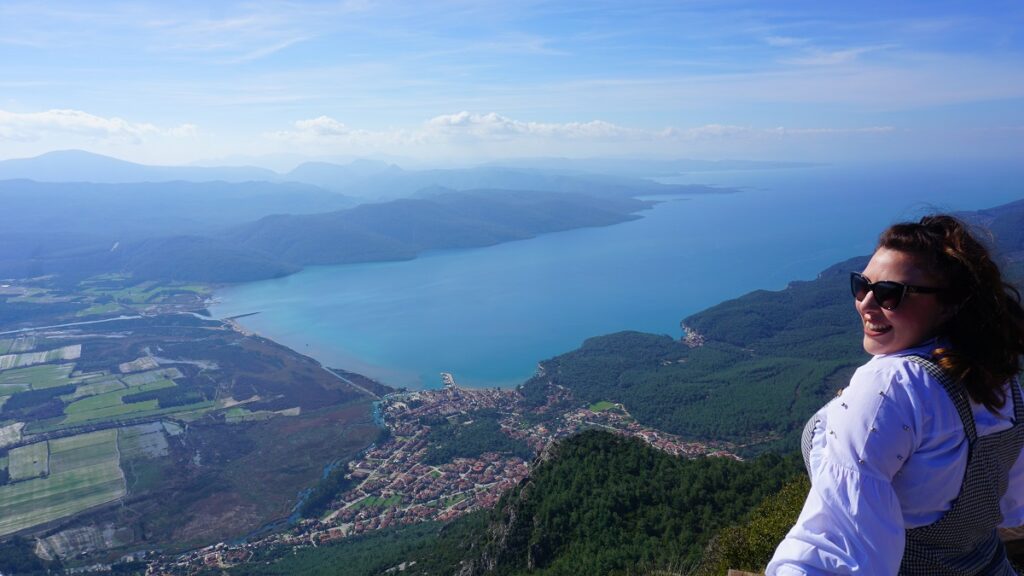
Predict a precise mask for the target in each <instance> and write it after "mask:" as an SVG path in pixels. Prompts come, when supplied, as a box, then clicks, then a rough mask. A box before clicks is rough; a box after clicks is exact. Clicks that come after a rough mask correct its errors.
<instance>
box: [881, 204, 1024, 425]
mask: <svg viewBox="0 0 1024 576" xmlns="http://www.w3.org/2000/svg"><path fill="white" fill-rule="evenodd" d="M878 247H879V248H888V249H890V250H898V251H901V252H907V253H910V254H913V255H914V257H915V258H916V259H917V261H918V263H919V264H920V265H921V266H923V267H924V268H925V270H926V271H927V272H929V273H930V274H931V275H932V276H933V277H934V278H935V279H936V280H938V281H939V282H941V286H942V287H943V290H942V292H940V293H938V298H939V302H940V303H942V304H943V305H945V306H946V307H947V309H949V310H951V311H952V316H951V317H950V319H949V320H948V321H947V322H946V323H945V324H944V325H943V326H942V328H941V329H940V333H941V334H942V335H943V336H945V337H946V338H947V339H948V341H949V344H950V346H949V347H948V348H940V349H937V350H935V356H936V357H937V359H938V360H937V361H938V364H939V366H941V367H942V368H943V369H944V370H945V371H946V373H947V374H949V375H950V376H951V377H952V378H953V379H954V380H956V381H958V382H960V383H962V384H963V385H964V387H965V388H966V389H967V392H968V394H970V396H971V398H972V399H973V400H974V401H975V402H978V403H979V404H983V405H984V406H985V407H986V408H988V409H989V410H992V411H995V410H998V409H999V408H1002V407H1003V405H1004V404H1005V403H1006V391H1005V384H1006V381H1007V380H1009V379H1010V378H1013V377H1014V376H1016V375H1017V374H1018V373H1019V372H1020V369H1021V365H1020V359H1021V356H1022V355H1024V309H1022V308H1021V299H1020V292H1018V291H1017V289H1016V288H1015V287H1013V286H1012V285H1010V284H1009V283H1007V282H1006V281H1005V280H1003V275H1002V273H1001V272H1000V271H999V266H998V265H996V263H995V261H994V260H993V258H992V255H991V254H990V252H989V250H988V248H986V247H985V245H984V244H983V243H982V242H980V241H979V240H978V239H977V238H976V237H975V235H974V234H972V233H971V230H970V228H969V227H968V225H967V224H965V223H964V222H963V221H961V220H959V219H957V218H955V217H953V216H949V215H947V214H936V215H932V216H925V217H924V218H921V220H920V221H919V222H904V223H901V224H896V225H893V226H891V227H889V228H888V229H887V230H886V231H885V232H883V233H882V235H881V237H880V238H879V240H878Z"/></svg>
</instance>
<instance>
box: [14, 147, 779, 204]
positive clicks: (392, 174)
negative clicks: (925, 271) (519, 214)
mask: <svg viewBox="0 0 1024 576" xmlns="http://www.w3.org/2000/svg"><path fill="white" fill-rule="evenodd" d="M711 165H714V163H707V162H697V161H675V162H653V163H652V162H649V161H641V160H637V161H627V160H616V161H608V162H605V161H604V160H578V161H576V160H552V161H532V162H531V161H517V162H513V163H504V164H502V165H493V166H480V167H476V168H465V169H447V170H403V169H402V168H400V167H398V166H397V165H395V164H390V163H386V162H379V161H375V160H355V161H353V162H351V163H349V164H333V163H329V162H307V163H304V164H301V165H299V166H298V167H296V168H295V169H293V170H291V171H290V172H287V173H283V174H282V173H278V172H274V171H272V170H267V169H264V168H257V167H253V166H241V167H196V166H150V165H145V164H137V163H134V162H127V161H124V160H118V159H116V158H111V157H108V156H102V155H99V154H93V153H91V152H84V151H81V150H62V151H56V152H49V153H46V154H43V155H41V156H37V157H34V158H21V159H15V160H4V161H0V180H13V179H26V180H35V181H37V182H93V183H104V184H125V183H139V182H175V181H184V182H215V181H220V182H233V183H241V182H275V183H279V182H298V183H303V184H310V185H313V186H318V187H320V188H323V189H325V190H330V191H333V192H339V193H343V194H347V195H351V196H356V197H360V198H370V199H391V198H398V197H403V196H411V195H414V194H416V193H418V192H420V191H422V190H430V189H434V188H447V189H453V190H473V189H487V188H490V189H503V190H534V191H536V190H540V191H547V192H575V193H584V194H596V195H623V196H637V195H641V194H694V193H702V192H721V191H723V190H722V189H718V188H709V187H703V186H692V185H670V184H660V183H658V182H655V181H653V180H649V179H647V178H645V176H657V175H664V174H678V173H680V172H681V171H683V170H682V168H683V167H684V166H711ZM740 165H743V166H748V167H749V166H758V167H766V168H768V167H778V166H780V164H778V163H736V162H730V163H727V164H725V166H733V167H735V166H740ZM786 166H790V165H786ZM722 169H725V168H722Z"/></svg>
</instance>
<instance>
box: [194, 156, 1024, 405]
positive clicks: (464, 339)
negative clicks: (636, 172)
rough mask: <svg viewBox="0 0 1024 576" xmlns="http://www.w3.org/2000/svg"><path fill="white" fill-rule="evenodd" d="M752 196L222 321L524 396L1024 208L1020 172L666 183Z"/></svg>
mask: <svg viewBox="0 0 1024 576" xmlns="http://www.w3.org/2000/svg"><path fill="white" fill-rule="evenodd" d="M664 181H667V182H674V183H697V184H711V185H718V186H728V187H734V188H738V189H739V190H740V192H739V193H735V194H722V195H705V196H691V197H675V198H659V200H662V202H661V203H659V204H657V205H656V206H655V207H654V208H653V209H651V210H647V211H645V212H642V216H643V218H641V219H639V220H635V221H632V222H627V223H624V224H619V225H616V226H609V227H604V228H588V229H580V230H572V231H568V232H562V233H557V234H550V235H545V236H540V237H538V238H534V239H530V240H524V241H519V242H511V243H508V244H502V245H499V246H493V247H488V248H479V249H471V250H452V251H439V252H434V253H430V254H426V255H424V256H422V257H420V258H417V259H415V260H411V261H405V262H385V263H374V264H357V265H346V266H320V267H312V268H308V269H306V270H304V271H302V272H301V273H299V274H295V275H293V276H289V277H287V278H281V279H276V280H267V281H262V282H255V283H250V284H243V285H238V286H233V287H230V288H225V289H223V290H220V291H218V292H217V293H216V295H215V299H216V303H215V305H214V306H213V307H212V310H211V312H212V313H213V314H214V315H215V316H216V317H227V316H236V315H240V314H247V313H251V312H258V314H255V315H253V316H247V317H245V318H242V319H241V320H240V321H241V323H242V324H244V325H245V326H246V327H248V328H250V329H252V330H255V331H256V332H258V333H260V334H262V335H264V336H267V337H269V338H272V339H274V340H276V341H278V342H280V343H282V344H284V345H286V346H289V347H291V348H293V349H295V350H296V351H298V352H300V353H303V354H307V355H310V356H312V357H314V358H316V359H317V360H320V361H321V362H322V363H323V364H324V365H326V366H331V367H340V368H344V369H346V370H351V371H355V372H361V373H364V374H366V375H368V376H372V377H375V378H377V379H379V380H381V381H383V382H384V383H386V384H390V385H393V386H406V387H410V388H424V387H426V388H434V387H438V386H439V385H440V376H439V373H440V372H442V371H443V372H452V373H453V374H454V375H455V377H456V379H457V380H458V382H459V383H460V384H463V385H469V386H514V385H516V384H519V383H521V382H522V381H524V380H525V379H527V378H528V377H529V376H530V375H531V374H532V373H533V372H534V370H535V368H536V364H537V362H538V361H540V360H543V359H545V358H549V357H552V356H555V355H557V354H560V353H562V352H566V351H569V350H572V349H574V348H576V347H578V346H579V345H580V344H581V343H582V342H583V340H584V339H586V338H588V337H590V336H597V335H601V334H607V333H611V332H616V331H619V330H643V331H648V332H655V333H665V334H669V335H672V336H679V335H680V328H679V322H680V320H682V319H683V318H684V317H686V316H687V315H689V314H692V313H694V312H697V311H700V310H701V309H704V308H706V307H708V306H711V305H714V304H716V303H718V302H721V301H723V300H726V299H729V298H733V297H736V296H739V295H742V294H744V293H746V292H749V291H751V290H755V289H767V290H778V289H782V288H784V287H785V286H786V284H787V283H788V282H789V281H791V280H799V279H810V278H813V277H815V275H816V274H817V273H818V272H820V271H821V270H822V269H824V268H826V267H828V266H829V265H831V264H834V263H836V262H838V261H840V260H844V259H846V258H849V257H852V256H856V255H860V254H867V253H869V252H870V250H871V248H872V247H873V245H874V240H875V238H876V237H877V235H878V233H879V232H880V231H881V230H882V229H883V228H884V227H885V226H887V225H888V224H890V223H892V222H895V221H899V220H903V219H910V218H916V217H919V216H920V215H921V214H924V213H926V212H929V211H935V210H944V211H955V210H973V209H979V208H987V207H991V206H996V205H999V204H1003V203H1006V202H1010V201H1013V200H1017V199H1021V198H1024V168H1020V167H1017V166H1014V165H1011V164H1008V163H1004V164H1000V163H986V164H980V163H975V164H967V163H955V162H946V163H941V164H913V165H907V164H902V165H895V164H893V165H852V164H851V165H829V166H820V167H811V168H795V169H779V170H759V171H735V172H703V173H694V174H690V175H686V176H680V177H673V178H668V179H664Z"/></svg>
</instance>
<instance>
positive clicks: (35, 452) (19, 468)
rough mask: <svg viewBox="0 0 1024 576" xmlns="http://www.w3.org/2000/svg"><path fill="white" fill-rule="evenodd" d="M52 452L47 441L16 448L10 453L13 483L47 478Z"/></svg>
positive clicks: (9, 466) (10, 470) (9, 468)
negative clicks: (42, 477)
mask: <svg viewBox="0 0 1024 576" xmlns="http://www.w3.org/2000/svg"><path fill="white" fill-rule="evenodd" d="M49 456H50V452H49V450H48V448H47V446H46V441H43V442H36V443H35V444H29V445H28V446H21V447H19V448H15V449H13V450H11V451H10V452H9V453H8V459H9V460H10V464H9V465H8V472H9V473H10V475H11V482H20V481H22V480H29V479H32V478H38V477H40V476H45V475H46V474H47V473H48V472H49V469H50V468H49V463H50V458H49Z"/></svg>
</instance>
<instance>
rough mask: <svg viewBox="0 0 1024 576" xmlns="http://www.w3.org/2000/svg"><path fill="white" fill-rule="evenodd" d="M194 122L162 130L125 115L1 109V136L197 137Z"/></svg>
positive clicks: (123, 139) (132, 139) (19, 138)
mask: <svg viewBox="0 0 1024 576" xmlns="http://www.w3.org/2000/svg"><path fill="white" fill-rule="evenodd" d="M197 130H198V129H197V127H196V126H195V125H194V124H183V125H181V126H177V127H174V128H170V129H166V130H165V129H161V128H158V127H157V126H155V125H153V124H150V123H146V122H129V121H127V120H125V119H123V118H118V117H110V118H106V117H103V116H96V115H94V114H89V113H88V112H83V111H81V110H60V109H54V110H46V111H44V112H27V113H18V112H8V111H5V110H0V139H3V140H16V141H32V140H37V139H40V138H43V137H45V136H47V135H52V134H72V135H77V136H86V137H89V138H93V139H97V140H114V141H120V142H130V143H140V142H142V140H143V138H145V137H146V136H148V135H169V136H175V137H186V136H194V135H195V134H196V131H197Z"/></svg>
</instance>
